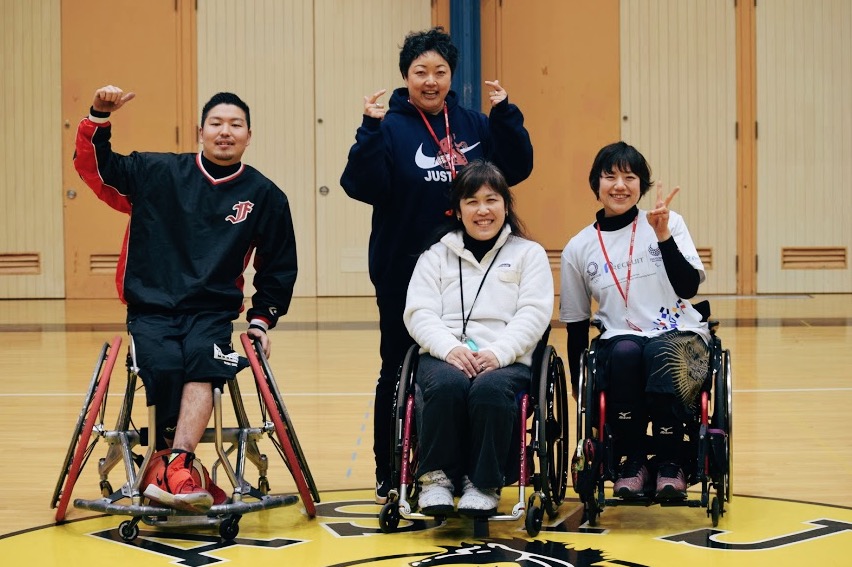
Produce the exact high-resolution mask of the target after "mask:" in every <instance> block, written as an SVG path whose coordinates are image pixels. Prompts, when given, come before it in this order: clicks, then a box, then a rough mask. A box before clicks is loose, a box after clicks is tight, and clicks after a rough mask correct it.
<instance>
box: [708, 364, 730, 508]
mask: <svg viewBox="0 0 852 567" xmlns="http://www.w3.org/2000/svg"><path fill="white" fill-rule="evenodd" d="M731 383H732V374H731V352H730V351H729V350H724V351H722V371H721V372H720V373H719V374H717V379H716V383H715V384H714V392H713V425H714V426H715V427H716V428H717V429H721V430H722V431H724V432H725V434H726V435H725V458H726V468H725V472H724V474H723V475H722V484H723V486H722V487H720V491H719V498H720V499H722V498H724V500H722V501H723V502H730V501H731V498H732V497H733V493H732V490H731V476H732V475H731V472H732V471H733V468H734V451H733V432H734V429H733V417H734V414H733V390H732V388H731Z"/></svg>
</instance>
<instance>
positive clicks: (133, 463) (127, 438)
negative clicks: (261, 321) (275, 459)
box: [51, 333, 320, 541]
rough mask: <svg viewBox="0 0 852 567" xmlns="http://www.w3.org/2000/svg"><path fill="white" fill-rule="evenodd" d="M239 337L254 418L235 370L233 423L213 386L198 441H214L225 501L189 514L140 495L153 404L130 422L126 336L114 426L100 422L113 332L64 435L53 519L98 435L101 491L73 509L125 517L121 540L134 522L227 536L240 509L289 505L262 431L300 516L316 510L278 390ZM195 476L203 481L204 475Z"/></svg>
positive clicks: (253, 345) (250, 345)
mask: <svg viewBox="0 0 852 567" xmlns="http://www.w3.org/2000/svg"><path fill="white" fill-rule="evenodd" d="M240 341H241V343H242V346H243V348H244V350H245V357H240V359H241V364H242V365H243V366H247V367H249V368H251V371H252V376H253V378H254V386H255V389H256V391H257V397H258V401H259V404H260V413H261V415H260V424H259V425H257V426H252V425H251V424H250V422H249V418H248V414H247V412H246V409H245V406H244V405H243V399H242V395H241V393H240V384H239V381H238V380H237V378H236V377H235V378H234V379H232V380H228V381H227V382H226V384H227V388H228V393H229V395H230V398H231V401H232V403H233V409H234V415H235V419H236V422H237V423H236V425H235V426H233V427H226V426H225V425H224V424H223V417H222V413H223V412H222V410H223V408H222V405H223V404H222V395H223V393H222V391H221V390H220V389H219V388H215V389H214V391H213V422H214V423H213V427H212V428H207V429H206V430H205V432H204V434H203V436H202V439H201V443H212V444H213V445H214V447H215V453H216V460H215V462H214V463H213V466H212V469H211V470H212V473H213V474H212V480H213V482H215V477H216V473H217V471H218V469H220V468H221V470H222V471H223V472H224V474H225V476H226V477H227V479H228V481H229V483H230V486H231V488H232V491H231V493H230V494H229V498H228V499H227V500H226V501H225V502H224V503H220V504H214V506H212V507H211V508H210V509H209V511H207V512H206V513H191V512H185V511H181V510H177V509H174V508H170V507H166V506H163V505H160V504H158V503H155V502H151V501H149V500H148V499H147V498H146V497H145V496H144V495H143V493H142V492H143V491H144V489H145V487H144V486H140V484H142V480H143V478H144V477H145V473H146V471H147V470H148V465H149V463H151V462H152V460H153V456H154V455H155V447H154V445H155V444H154V442H153V441H154V439H155V438H156V437H155V432H154V431H153V429H154V425H153V424H156V423H157V421H156V409H155V407H154V406H153V405H152V406H150V407H149V408H148V424H149V427H139V428H137V427H136V426H135V425H134V423H133V419H132V412H133V402H134V394H135V392H136V391H137V382H138V379H139V371H140V370H139V367H138V366H137V364H136V353H135V350H134V345H133V339H132V337H131V338H130V340H129V348H128V352H127V356H126V368H127V383H126V384H125V387H124V397H123V400H122V402H121V405H120V407H119V408H118V417H117V420H116V423H115V427H114V428H112V429H110V428H109V427H107V425H106V423H105V421H106V418H107V400H108V393H109V387H110V379H111V376H112V372H113V369H114V367H115V364H116V361H117V360H118V358H119V353H120V349H121V343H122V340H121V337H118V336H116V337H115V338H114V339H113V340H112V342H111V343H104V345H103V347H102V348H101V351H100V354H99V355H98V358H97V361H96V363H95V369H94V372H93V374H92V377H91V381H90V383H89V387H88V390H87V392H86V394H85V398H84V401H83V407H82V409H81V411H80V414H79V416H78V418H77V422H76V425H75V427H74V432H73V433H72V436H71V443H70V446H69V447H68V452H67V453H66V455H65V460H64V462H63V464H62V468H61V470H60V474H59V479H58V481H57V483H56V488H55V490H54V492H53V497H52V500H51V508H55V509H56V521H57V522H61V521H64V519H65V515H66V512H67V508H68V504H69V503H70V501H71V493H72V490H73V488H74V485H75V484H76V482H77V480H78V479H79V478H80V475H81V473H82V471H83V468H84V467H85V465H86V463H87V462H88V460H89V458H90V457H91V456H92V454H93V452H94V449H95V446H96V445H97V443H98V441H100V440H103V441H104V442H105V443H106V445H107V447H106V454H105V455H104V456H103V457H101V458H99V459H98V463H97V467H98V477H99V484H98V488H99V490H100V493H101V498H98V499H93V500H90V499H80V498H78V499H76V500H74V506H75V507H76V508H80V509H84V510H92V511H96V512H101V513H105V514H110V515H123V516H131V519H129V520H125V521H123V522H121V524H120V525H119V527H118V533H119V536H120V537H121V538H122V539H124V540H125V541H132V540H133V539H135V538H136V537H137V536H138V535H139V525H138V524H139V522H142V523H144V524H146V525H150V526H161V527H181V528H183V527H218V530H219V535H220V536H221V538H222V539H223V540H225V541H231V540H233V539H234V538H236V537H237V534H238V533H239V521H240V519H241V518H242V516H243V515H244V514H247V513H250V512H255V511H259V510H268V509H272V508H277V507H280V506H287V505H292V504H295V503H296V502H298V500H299V498H298V497H297V496H295V495H292V494H272V493H271V492H270V483H269V479H268V478H267V471H268V468H269V460H268V457H267V456H266V454H264V453H262V452H261V450H260V446H259V442H260V441H261V440H262V439H263V438H264V437H268V438H269V440H270V441H271V443H272V446H273V447H274V449H275V451H276V452H277V453H278V454H279V456H280V457H281V459H282V460H283V461H284V464H285V466H286V467H287V469H288V471H289V472H290V474H291V475H292V477H293V480H294V481H295V485H296V488H297V490H298V493H299V497H301V500H302V504H303V505H304V507H305V511H306V513H307V515H308V516H309V517H310V518H313V517H314V516H315V515H316V506H315V503H318V502H319V501H320V498H319V492H318V491H317V488H316V485H315V484H314V481H313V476H312V475H311V472H310V469H309V468H308V464H307V461H306V459H305V455H304V453H303V452H302V448H301V446H300V445H299V441H298V438H297V437H296V432H295V430H294V428H293V423H292V421H291V420H290V417H289V414H288V413H287V408H286V406H285V405H284V400H283V398H282V396H281V391H280V390H279V388H278V384H277V382H276V381H275V378H274V376H273V374H272V370H271V368H270V366H269V362H268V361H267V359H266V357H265V355H264V353H263V350H262V348H261V347H260V343H259V341H253V340H251V339H250V338H249V336H248V335H247V334H245V333H243V334H242V335H241V336H240ZM145 446H147V451H146V452H145V454H144V456H143V455H141V454H139V452H134V449H135V448H136V447H145ZM246 461H249V462H250V463H251V464H253V465H254V466H255V467H256V468H257V474H258V477H257V483H256V484H251V483H250V482H249V481H248V480H247V478H246V475H247V474H248V473H247V470H246V469H247V467H246V464H247V463H246ZM119 465H123V469H124V476H123V478H122V481H121V482H122V484H121V486H120V487H119V488H118V489H117V490H114V489H113V486H112V483H111V482H110V480H109V474H110V472H112V470H113V469H114V468H115V467H116V466H119ZM200 476H201V480H202V482H203V481H204V476H205V475H204V474H201V475H200Z"/></svg>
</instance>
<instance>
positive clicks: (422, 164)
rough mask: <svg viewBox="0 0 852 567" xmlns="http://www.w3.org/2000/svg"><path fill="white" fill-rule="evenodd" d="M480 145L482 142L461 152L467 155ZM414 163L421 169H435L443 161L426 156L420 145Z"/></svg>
mask: <svg viewBox="0 0 852 567" xmlns="http://www.w3.org/2000/svg"><path fill="white" fill-rule="evenodd" d="M479 144H480V142H476V143H475V144H474V145H472V146H468V147H466V148H462V149H461V150H459V151H460V152H461V153H462V154H466V153H467V152H469V151H470V150H472V149H473V148H475V147H476V146H478V145H479ZM414 163H415V164H417V167H419V168H420V169H433V168H435V167H438V166H439V165H441V160H440V159H439V158H437V157H431V156H427V155H426V154H424V153H423V144H420V146H419V147H418V148H417V153H416V154H414Z"/></svg>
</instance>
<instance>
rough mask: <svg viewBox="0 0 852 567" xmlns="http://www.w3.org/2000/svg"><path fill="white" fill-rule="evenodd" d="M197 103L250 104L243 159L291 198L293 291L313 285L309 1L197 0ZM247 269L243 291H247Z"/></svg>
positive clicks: (302, 291)
mask: <svg viewBox="0 0 852 567" xmlns="http://www.w3.org/2000/svg"><path fill="white" fill-rule="evenodd" d="M197 26H198V28H197V34H198V108H199V109H200V108H201V107H202V106H203V105H204V103H206V102H207V100H209V98H210V97H211V96H212V95H213V94H215V93H217V92H220V91H231V92H234V93H236V94H237V95H239V96H240V98H242V99H243V100H245V102H246V103H247V104H248V105H249V108H250V110H251V118H252V123H251V129H252V140H251V144H250V146H249V149H248V150H247V151H246V154H245V158H244V161H245V162H246V163H248V164H250V165H252V166H253V167H256V168H257V169H259V170H260V171H261V172H262V173H263V174H264V175H266V176H267V177H269V178H270V179H271V180H272V181H274V182H275V183H276V184H277V185H278V187H279V188H281V189H282V190H283V191H284V192H285V193H286V194H287V197H288V199H289V200H290V208H291V211H292V214H293V222H294V224H295V229H296V240H297V247H298V255H299V277H298V280H297V282H296V292H295V293H296V295H301V296H305V295H308V296H313V295H314V294H315V288H316V269H315V266H314V259H315V258H316V256H317V249H316V238H315V220H314V218H315V203H314V190H315V176H314V142H315V140H314V136H315V133H314V120H313V117H314V94H315V93H314V85H313V81H314V32H313V29H314V25H313V2H311V1H306V0H302V1H298V2H297V1H293V2H278V1H275V0H258V1H255V2H232V1H230V0H204V2H199V3H198V23H197ZM252 274H253V271H252V270H251V269H250V270H249V271H248V272H247V279H246V284H247V286H246V288H247V289H246V292H247V294H251V293H252V292H253V288H252V287H251V285H250V284H251V275H252Z"/></svg>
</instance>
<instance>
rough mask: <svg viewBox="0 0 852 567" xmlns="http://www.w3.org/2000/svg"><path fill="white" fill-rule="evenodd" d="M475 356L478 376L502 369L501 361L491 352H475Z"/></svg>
mask: <svg viewBox="0 0 852 567" xmlns="http://www.w3.org/2000/svg"><path fill="white" fill-rule="evenodd" d="M473 356H474V358H475V359H476V373H477V374H482V373H483V372H488V371H489V370H496V369H498V368H500V361H499V360H497V357H496V356H495V355H494V353H493V352H491V351H490V350H481V351H479V352H475V353H473Z"/></svg>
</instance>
